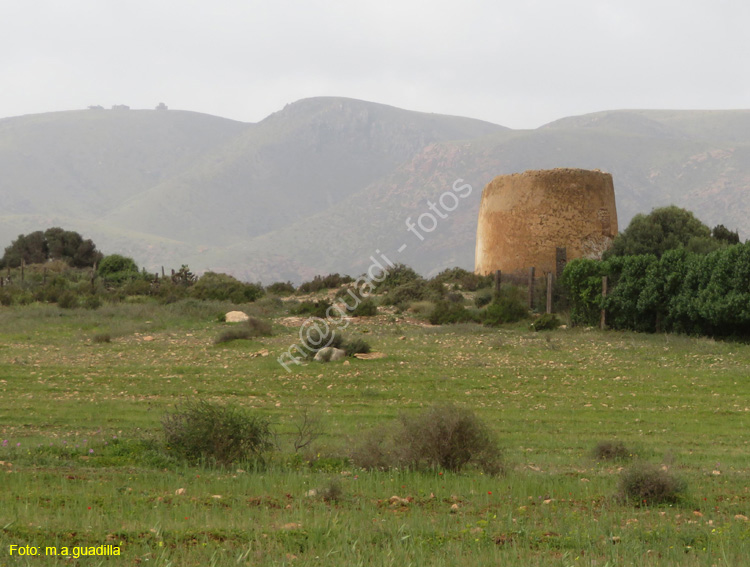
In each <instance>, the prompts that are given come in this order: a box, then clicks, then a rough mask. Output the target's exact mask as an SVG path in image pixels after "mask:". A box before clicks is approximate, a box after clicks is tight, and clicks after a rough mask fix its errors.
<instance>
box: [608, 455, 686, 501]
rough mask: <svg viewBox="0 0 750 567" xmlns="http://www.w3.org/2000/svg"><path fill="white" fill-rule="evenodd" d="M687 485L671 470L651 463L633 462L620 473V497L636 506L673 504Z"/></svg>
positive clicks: (680, 496) (681, 495)
mask: <svg viewBox="0 0 750 567" xmlns="http://www.w3.org/2000/svg"><path fill="white" fill-rule="evenodd" d="M686 487H687V485H686V484H685V482H684V481H683V480H682V479H679V478H677V477H675V476H674V475H673V474H672V473H671V472H669V471H668V470H665V469H663V468H661V467H659V466H657V465H654V464H651V463H635V464H633V465H631V466H630V467H628V468H626V469H625V470H623V471H622V473H621V474H620V492H619V494H620V497H621V498H622V499H624V500H626V501H629V502H631V503H633V504H636V505H638V506H650V505H652V504H674V503H675V502H678V501H679V500H680V499H681V498H682V497H683V495H684V493H685V490H686Z"/></svg>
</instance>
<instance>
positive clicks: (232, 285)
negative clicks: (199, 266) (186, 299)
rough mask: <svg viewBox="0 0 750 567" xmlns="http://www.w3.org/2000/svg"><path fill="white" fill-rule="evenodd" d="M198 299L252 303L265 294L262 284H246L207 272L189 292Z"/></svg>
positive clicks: (228, 276) (223, 275) (226, 276)
mask: <svg viewBox="0 0 750 567" xmlns="http://www.w3.org/2000/svg"><path fill="white" fill-rule="evenodd" d="M188 293H189V295H190V296H191V297H194V298H196V299H214V300H217V301H231V302H232V303H235V304H237V303H250V302H252V301H255V300H256V299H258V298H259V297H261V296H262V295H263V293H264V291H263V286H261V285H260V284H251V283H244V282H241V281H239V280H238V279H237V278H234V277H232V276H230V275H228V274H218V273H216V272H206V273H205V274H203V275H202V276H201V277H200V278H199V279H198V281H197V282H195V285H193V286H192V287H191V288H190V291H189V292H188Z"/></svg>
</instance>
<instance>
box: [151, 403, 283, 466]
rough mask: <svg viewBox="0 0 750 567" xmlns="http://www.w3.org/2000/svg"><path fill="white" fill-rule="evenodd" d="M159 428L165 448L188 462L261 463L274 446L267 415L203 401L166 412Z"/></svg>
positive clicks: (219, 463)
mask: <svg viewBox="0 0 750 567" xmlns="http://www.w3.org/2000/svg"><path fill="white" fill-rule="evenodd" d="M162 429H163V432H164V441H165V443H166V447H167V450H168V451H169V452H170V453H171V454H173V455H176V456H177V457H179V458H182V459H184V460H186V461H187V462H189V463H191V464H202V463H206V464H217V465H224V466H227V465H231V464H234V463H239V462H243V461H256V462H263V461H264V457H265V455H266V453H267V452H268V451H270V450H271V449H272V448H273V431H272V429H271V423H270V420H269V419H268V418H266V417H262V416H255V415H251V414H250V413H249V412H248V411H246V410H244V409H240V408H237V407H234V406H230V405H226V406H224V405H219V404H215V403H211V402H207V401H205V400H201V401H197V402H188V403H187V404H186V405H185V406H184V407H181V408H177V409H176V410H175V412H174V413H168V414H167V415H165V416H164V418H163V419H162Z"/></svg>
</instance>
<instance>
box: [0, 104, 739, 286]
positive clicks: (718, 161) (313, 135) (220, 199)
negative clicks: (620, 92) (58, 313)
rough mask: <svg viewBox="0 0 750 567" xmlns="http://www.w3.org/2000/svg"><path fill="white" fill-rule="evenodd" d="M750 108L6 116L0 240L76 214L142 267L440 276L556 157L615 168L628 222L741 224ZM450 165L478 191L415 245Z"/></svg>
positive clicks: (0, 148)
mask: <svg viewBox="0 0 750 567" xmlns="http://www.w3.org/2000/svg"><path fill="white" fill-rule="evenodd" d="M749 116H750V114H749V113H748V112H745V111H723V112H702V111H616V112H615V111H612V112H603V113H597V114H593V115H586V116H582V117H573V118H569V119H564V120H560V121H558V122H555V123H552V124H549V125H547V126H545V127H542V128H539V129H537V130H531V131H514V130H509V129H507V128H503V127H501V126H497V125H493V124H488V123H486V122H481V121H477V120H470V119H466V118H460V117H450V116H440V115H433V114H424V113H419V112H411V111H406V110H401V109H397V108H393V107H388V106H385V105H379V104H374V103H368V102H363V101H356V100H351V99H344V98H332V97H331V98H325V97H324V98H316V99H307V100H303V101H299V102H297V103H294V104H291V105H288V106H287V107H285V108H284V109H283V110H280V111H279V112H277V113H275V114H273V115H271V116H269V117H268V118H266V119H265V120H263V121H261V122H259V123H257V124H243V123H238V122H233V121H230V120H225V119H220V118H216V117H212V116H206V115H201V114H196V113H189V112H180V111H172V110H169V111H156V110H153V111H129V112H116V111H75V112H64V113H54V114H44V115H36V116H23V117H16V118H9V119H4V120H1V121H0V170H1V171H2V172H3V175H2V176H0V201H2V203H3V209H2V211H0V240H4V241H10V240H11V239H12V238H15V237H16V236H17V235H18V234H22V233H23V234H27V233H29V232H33V231H34V230H37V229H38V227H39V226H50V225H56V226H61V227H65V228H66V229H67V230H70V229H71V227H73V228H74V229H75V230H78V231H81V232H82V233H85V234H86V235H88V236H90V237H91V238H92V239H93V240H95V241H96V242H97V243H98V244H99V246H100V247H101V249H102V250H103V251H105V252H111V251H117V252H119V253H123V254H125V255H127V256H130V257H133V258H134V259H136V261H137V262H138V263H139V264H140V265H143V266H145V267H146V268H147V269H148V270H149V271H157V270H158V269H159V268H160V267H161V265H164V264H166V265H175V266H177V265H181V264H183V263H186V264H189V265H190V266H192V267H193V269H194V270H196V272H202V271H205V270H212V271H214V272H224V273H229V274H231V275H234V276H235V277H238V278H239V279H242V280H246V281H257V280H263V281H275V280H276V281H292V282H294V283H299V282H301V281H303V280H309V279H310V278H312V277H313V276H314V275H315V274H318V273H321V272H326V273H336V272H339V273H341V272H357V271H364V270H365V269H366V268H367V266H368V265H369V264H368V259H369V256H370V255H372V254H373V253H374V250H375V249H376V248H377V249H380V250H381V251H382V252H384V253H385V254H387V255H389V256H390V257H391V258H392V259H393V260H394V261H396V262H402V263H405V264H408V265H410V266H412V267H414V268H415V269H416V270H417V271H418V272H420V273H423V274H427V275H430V276H432V275H435V274H437V273H438V272H440V271H441V270H443V269H446V268H448V267H451V266H459V267H462V268H465V269H472V267H473V254H474V241H475V236H476V219H477V211H478V206H479V200H480V191H481V189H482V188H483V187H484V185H485V184H486V183H487V182H489V181H490V180H491V179H492V178H493V177H494V176H495V175H499V174H505V173H512V172H517V171H523V170H525V169H538V168H552V167H561V166H564V167H582V168H589V169H595V168H599V169H603V170H606V171H608V172H610V173H612V174H613V176H614V180H615V190H616V194H617V206H618V213H619V217H620V224H621V225H622V226H624V225H626V224H627V223H628V221H629V220H630V218H632V217H633V216H634V215H635V214H637V213H639V212H642V211H648V210H650V209H651V208H653V207H660V206H665V205H669V204H676V205H678V206H681V207H686V208H688V209H690V210H694V211H699V215H698V216H699V218H700V220H701V221H702V222H705V223H708V224H709V225H711V226H713V225H715V224H717V223H720V222H721V223H723V224H725V225H726V226H727V227H728V228H729V229H730V230H732V231H734V230H739V232H740V233H741V235H743V236H746V235H747V234H748V231H749V230H750V228H749V227H748V226H747V218H750V209H748V207H750V205H748V204H747V202H746V201H747V200H746V199H744V197H743V195H744V191H745V189H746V188H747V186H748V183H750V138H748V134H747V132H749V131H750V129H747V128H744V127H743V125H746V124H747V123H748V120H750V118H749ZM457 179H462V180H464V181H463V182H464V183H468V184H470V185H471V186H472V188H473V191H472V193H471V195H470V196H469V197H467V198H466V199H465V200H463V201H462V202H461V206H460V207H458V208H457V209H456V210H455V211H454V212H452V213H451V214H450V215H449V216H448V217H447V218H446V219H442V220H441V224H440V226H439V227H437V229H436V230H435V231H433V232H432V233H430V234H429V235H428V238H426V239H425V240H424V241H423V242H422V241H420V242H417V241H416V240H415V239H413V237H411V235H410V233H408V232H407V230H406V225H405V220H406V218H407V217H409V216H411V217H413V218H417V217H418V216H419V215H420V214H422V213H423V212H425V211H428V210H429V209H428V201H430V202H434V201H435V200H436V199H437V198H439V197H440V195H442V194H443V193H444V192H445V191H446V190H449V189H450V188H451V186H452V184H453V183H454V182H455V181H456V180H457ZM410 238H411V239H410ZM403 244H407V247H406V248H403V249H402V245H403ZM398 250H403V252H396V251H398Z"/></svg>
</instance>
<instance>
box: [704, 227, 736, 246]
mask: <svg viewBox="0 0 750 567" xmlns="http://www.w3.org/2000/svg"><path fill="white" fill-rule="evenodd" d="M711 236H712V237H713V238H714V239H715V240H719V241H721V242H726V243H727V244H739V243H740V235H739V233H738V232H737V231H736V230H735V231H731V230H729V229H728V228H727V227H725V226H724V225H723V224H717V225H716V226H715V227H713V229H711Z"/></svg>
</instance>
